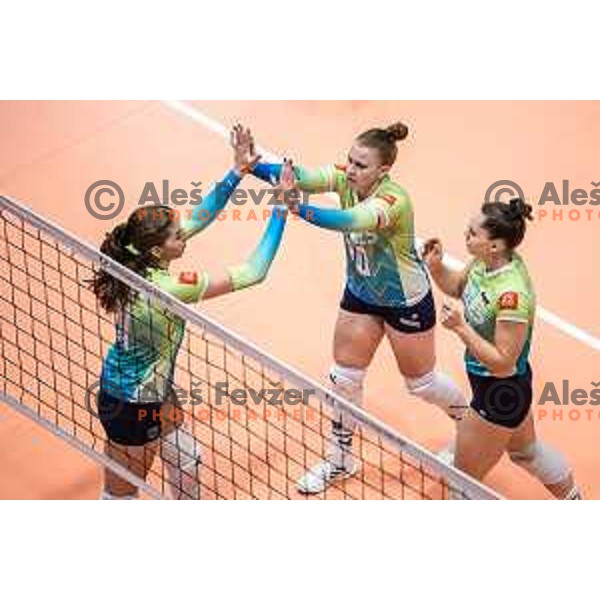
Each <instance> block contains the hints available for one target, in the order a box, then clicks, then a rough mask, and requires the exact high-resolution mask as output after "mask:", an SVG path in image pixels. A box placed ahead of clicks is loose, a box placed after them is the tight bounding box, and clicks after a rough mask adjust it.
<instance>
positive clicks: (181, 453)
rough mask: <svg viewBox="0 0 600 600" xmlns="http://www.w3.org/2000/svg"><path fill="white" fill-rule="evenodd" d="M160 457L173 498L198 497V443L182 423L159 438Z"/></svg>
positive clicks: (199, 458) (199, 459)
mask: <svg viewBox="0 0 600 600" xmlns="http://www.w3.org/2000/svg"><path fill="white" fill-rule="evenodd" d="M161 458H162V460H163V463H164V466H165V469H166V471H167V476H168V483H169V485H170V486H171V492H172V494H173V496H174V497H175V498H178V499H180V498H183V499H192V500H196V499H198V498H199V497H200V482H199V476H200V468H199V466H200V462H201V457H200V444H198V442H197V441H196V439H195V438H194V436H193V435H192V433H191V432H190V430H189V428H188V427H187V426H186V425H183V426H182V427H180V428H179V429H175V430H174V431H171V432H170V433H168V434H167V435H165V436H164V437H163V438H162V439H161Z"/></svg>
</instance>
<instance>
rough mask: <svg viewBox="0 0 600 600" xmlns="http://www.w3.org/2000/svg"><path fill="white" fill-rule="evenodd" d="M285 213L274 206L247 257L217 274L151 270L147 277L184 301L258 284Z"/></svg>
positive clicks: (281, 229)
mask: <svg viewBox="0 0 600 600" xmlns="http://www.w3.org/2000/svg"><path fill="white" fill-rule="evenodd" d="M287 212H288V211H287V209H286V208H284V207H281V206H276V207H274V209H273V213H272V214H271V217H270V219H269V223H268V225H267V228H266V230H265V232H264V233H263V236H262V238H261V240H260V243H259V244H258V246H257V247H256V249H255V250H254V252H253V253H252V254H251V256H250V257H249V258H248V260H246V261H245V262H243V263H242V264H240V265H237V266H235V267H230V268H229V269H227V270H226V271H224V272H223V273H222V274H220V275H217V276H211V275H209V274H208V273H207V272H206V271H201V272H200V273H198V272H184V273H180V274H179V275H171V274H169V273H166V272H164V271H155V272H154V273H153V274H152V276H151V278H150V280H151V281H152V282H153V283H154V284H156V285H158V287H160V288H161V289H163V290H165V291H166V292H168V293H169V294H171V295H173V296H175V297H176V298H178V299H179V300H181V301H182V302H185V303H188V304H190V303H194V302H198V301H199V300H207V299H208V298H214V297H216V296H222V295H223V294H228V293H230V292H235V291H238V290H242V289H244V288H247V287H250V286H252V285H256V284H258V283H261V282H262V281H264V279H265V277H266V276H267V273H268V272H269V268H270V266H271V264H272V263H273V260H274V258H275V255H276V254H277V250H278V249H279V245H280V244H281V239H282V236H283V232H284V229H285V224H286V220H287Z"/></svg>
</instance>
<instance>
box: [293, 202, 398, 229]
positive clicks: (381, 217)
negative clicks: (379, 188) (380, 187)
mask: <svg viewBox="0 0 600 600" xmlns="http://www.w3.org/2000/svg"><path fill="white" fill-rule="evenodd" d="M295 212H297V214H298V215H299V216H300V217H301V218H302V219H304V220H305V221H308V222H309V223H312V224H313V225H316V226H317V227H322V228H324V229H331V230H333V231H373V230H375V229H381V228H383V227H388V226H389V225H390V224H391V223H392V221H393V219H394V211H393V210H392V206H390V204H389V203H388V202H387V201H386V200H383V199H382V198H372V199H370V200H366V201H365V202H363V203H362V204H360V205H359V206H355V207H353V208H347V209H339V208H321V207H319V206H315V205H313V204H302V203H299V204H298V205H297V208H296V211H295Z"/></svg>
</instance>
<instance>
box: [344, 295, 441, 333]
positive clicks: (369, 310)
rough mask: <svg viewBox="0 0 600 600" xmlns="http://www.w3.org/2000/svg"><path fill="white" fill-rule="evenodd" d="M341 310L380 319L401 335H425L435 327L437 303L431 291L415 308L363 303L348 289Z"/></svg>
mask: <svg viewBox="0 0 600 600" xmlns="http://www.w3.org/2000/svg"><path fill="white" fill-rule="evenodd" d="M340 308H342V309H344V310H346V311H348V312H351V313H357V314H361V315H373V316H375V317H380V318H382V319H383V321H384V322H385V323H387V324H388V325H389V326H390V327H392V328H393V329H395V330H397V331H400V332H401V333H423V332H425V331H429V330H430V329H431V328H432V327H435V302H434V300H433V294H432V293H431V291H429V292H428V294H427V296H425V298H423V300H421V301H420V302H419V303H418V304H415V305H414V306H407V307H396V306H377V305H375V304H369V303H368V302H363V301H362V300H361V299H360V298H357V297H356V296H355V295H354V294H353V293H352V292H351V291H350V290H349V289H348V288H347V287H346V289H345V290H344V296H343V297H342V301H341V302H340Z"/></svg>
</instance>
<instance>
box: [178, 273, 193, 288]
mask: <svg viewBox="0 0 600 600" xmlns="http://www.w3.org/2000/svg"><path fill="white" fill-rule="evenodd" d="M179 283H183V284H185V285H196V284H197V283H198V273H196V272H195V271H183V272H182V273H180V274H179Z"/></svg>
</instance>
